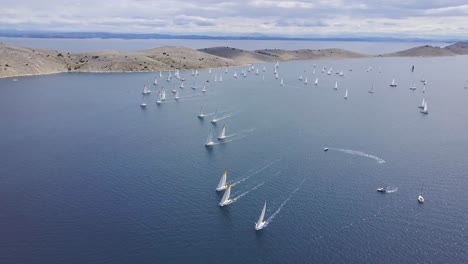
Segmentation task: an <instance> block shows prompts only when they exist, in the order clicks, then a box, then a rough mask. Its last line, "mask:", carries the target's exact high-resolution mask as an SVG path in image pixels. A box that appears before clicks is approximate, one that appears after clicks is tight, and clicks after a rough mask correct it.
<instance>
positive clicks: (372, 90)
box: [369, 84, 374, 94]
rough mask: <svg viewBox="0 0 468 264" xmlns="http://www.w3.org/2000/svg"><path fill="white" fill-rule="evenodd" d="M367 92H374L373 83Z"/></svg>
mask: <svg viewBox="0 0 468 264" xmlns="http://www.w3.org/2000/svg"><path fill="white" fill-rule="evenodd" d="M369 93H370V94H373V93H374V84H372V86H371V88H370V90H369Z"/></svg>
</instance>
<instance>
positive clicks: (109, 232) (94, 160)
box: [0, 56, 468, 263]
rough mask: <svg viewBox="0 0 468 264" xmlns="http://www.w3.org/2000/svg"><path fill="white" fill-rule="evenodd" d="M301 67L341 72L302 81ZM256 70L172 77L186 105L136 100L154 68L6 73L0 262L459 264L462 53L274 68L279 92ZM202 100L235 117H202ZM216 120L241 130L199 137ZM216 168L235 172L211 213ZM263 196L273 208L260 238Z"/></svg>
mask: <svg viewBox="0 0 468 264" xmlns="http://www.w3.org/2000/svg"><path fill="white" fill-rule="evenodd" d="M313 64H317V65H318V68H319V69H320V67H322V66H324V65H325V66H332V67H333V69H334V71H336V70H344V71H345V74H346V76H345V77H344V78H341V77H338V75H336V74H333V75H332V76H328V75H326V74H321V73H319V71H317V75H318V77H319V85H318V86H314V85H313V82H314V80H315V76H313V74H312V65H313ZM413 64H414V65H415V67H416V71H415V73H411V72H410V71H409V70H410V67H411V65H413ZM262 66H263V65H261V66H260V67H262ZM265 66H266V67H267V73H265V74H263V73H261V74H260V75H258V76H256V75H254V74H251V73H249V74H248V77H247V78H245V79H244V78H242V77H239V78H238V79H234V78H233V77H232V74H233V72H234V71H235V70H237V72H238V74H239V73H240V68H231V69H229V73H228V74H224V73H222V75H223V79H224V81H223V82H217V83H214V82H213V81H212V80H213V79H214V74H215V73H221V72H224V70H223V69H221V70H214V71H213V73H212V74H211V75H210V74H208V72H207V71H202V72H201V74H200V76H199V77H198V79H197V84H198V85H201V84H202V83H205V84H206V82H205V81H206V80H207V79H210V80H211V82H210V83H209V85H208V92H207V93H206V95H203V94H202V93H201V91H200V89H198V90H197V91H193V90H192V89H190V88H189V87H190V86H191V84H192V82H193V77H192V76H191V75H190V73H189V72H183V73H182V75H183V76H184V77H185V78H186V79H187V82H186V85H185V87H186V88H185V89H183V90H180V89H179V90H180V91H181V97H182V100H181V101H180V102H179V103H175V102H174V101H173V100H172V99H170V100H169V101H168V102H167V103H165V104H163V105H161V106H159V107H158V106H157V105H156V104H155V101H156V92H154V91H153V93H151V95H150V96H147V97H146V99H147V101H146V102H147V103H148V107H147V108H146V109H145V110H142V109H141V108H140V107H139V104H140V103H141V100H142V95H141V91H142V86H143V84H144V83H151V82H152V81H153V78H154V77H155V76H156V74H154V73H131V74H76V73H74V74H57V75H49V76H38V77H24V78H18V81H13V80H12V79H1V80H0V120H1V129H0V149H1V152H0V201H1V204H2V205H1V209H0V263H467V261H468V236H467V235H468V232H467V230H466V228H467V223H468V206H467V203H468V196H467V195H466V189H467V188H468V177H467V176H468V175H467V171H468V162H467V153H468V118H467V113H468V91H467V90H465V89H464V85H465V83H466V79H467V77H466V76H467V75H466V69H467V68H468V60H467V58H466V57H463V56H458V57H445V58H386V59H382V58H374V59H350V60H326V61H306V62H288V63H281V64H280V68H279V72H280V78H281V77H283V78H284V82H285V84H286V86H285V87H281V86H280V85H279V80H276V79H275V78H274V75H273V74H272V71H273V64H265ZM368 66H373V69H374V70H373V71H371V72H366V69H367V68H368ZM379 68H381V73H378V72H379V70H378V69H379ZM349 69H352V70H353V71H349ZM304 70H306V72H304ZM164 74H165V75H166V73H164ZM300 74H304V76H308V80H309V84H308V85H303V84H302V83H301V82H300V81H298V76H299V75H300ZM263 75H264V76H265V77H264V78H265V80H262V78H263ZM392 77H395V78H396V81H397V83H398V84H399V85H398V87H396V88H391V87H389V83H390V81H391V78H392ZM421 77H424V78H426V79H427V81H428V83H427V89H426V93H425V94H424V96H425V97H426V99H427V101H428V104H429V111H430V113H429V115H422V114H421V113H420V112H419V109H418V108H417V106H418V105H419V104H420V103H421V100H422V98H423V93H422V92H421V88H422V86H421V83H420V82H419V79H420V78H421ZM336 79H338V81H339V89H338V91H335V90H333V89H332V87H333V86H334V83H335V80H336ZM413 80H415V81H417V85H418V89H417V90H416V91H414V92H413V91H410V90H409V89H408V87H409V86H410V85H411V83H412V82H413ZM159 83H160V85H164V86H166V87H167V88H169V91H168V95H169V97H172V94H171V93H170V90H171V89H172V87H173V85H174V84H176V85H177V86H178V82H175V81H172V82H171V83H167V82H166V81H165V80H160V82H159ZM372 83H373V84H374V86H375V92H374V94H369V93H368V92H367V91H368V89H369V88H370V87H371V84H372ZM151 87H152V89H153V90H155V89H156V88H154V87H153V86H152V85H151ZM345 88H348V90H349V99H348V100H344V99H343V95H344V89H345ZM202 105H205V106H206V107H205V109H206V111H207V112H214V111H215V110H216V109H218V111H219V112H221V111H224V114H235V115H233V116H232V117H230V118H227V119H225V120H223V121H221V122H219V123H218V124H217V125H216V126H213V125H212V124H211V123H210V122H209V118H207V119H206V120H205V121H200V120H199V119H197V117H196V115H197V114H198V112H199V110H200V107H201V106H202ZM224 123H226V124H227V134H228V135H232V134H237V135H235V136H234V137H232V138H231V139H232V141H230V142H227V143H226V144H219V145H215V146H214V147H213V148H212V149H211V150H209V149H206V148H205V146H204V143H205V140H206V137H207V135H208V133H209V131H210V129H213V131H214V134H215V135H216V136H217V135H218V133H219V131H220V128H221V126H222V124H224ZM323 147H329V148H331V149H330V150H329V151H328V152H324V151H323V150H322V149H323ZM349 150H353V151H359V152H352V151H349ZM353 153H355V154H353ZM356 153H357V154H359V153H360V155H356ZM366 155H368V156H366ZM382 160H383V161H384V162H382ZM379 161H381V162H379ZM225 169H227V170H228V180H229V181H231V182H237V181H239V180H241V179H243V178H246V177H248V178H247V179H246V180H245V181H242V182H240V183H238V184H236V185H235V186H234V187H233V188H232V197H233V198H235V197H239V196H240V195H242V194H244V195H243V196H242V197H240V198H239V199H237V200H236V201H235V202H234V203H233V204H231V205H229V206H228V207H223V208H220V207H219V206H218V203H219V201H220V199H221V196H222V193H216V192H215V187H216V185H217V183H218V181H219V178H220V177H221V175H222V173H223V171H224V170H225ZM262 169H263V170H262ZM384 185H389V186H393V187H396V188H398V191H397V192H394V193H390V194H381V193H378V192H376V188H377V187H381V186H384ZM423 185H424V189H423V195H424V197H425V199H426V202H425V203H424V204H422V205H420V204H418V203H417V201H416V198H417V196H418V193H419V191H420V190H421V188H422V186H423ZM255 187H257V188H256V189H255ZM252 189H253V190H252ZM249 190H251V191H250V192H248V191H249ZM265 200H266V201H267V203H268V207H267V213H266V217H267V218H269V217H271V216H272V215H273V214H274V213H275V212H277V210H278V208H279V207H280V206H281V205H282V207H281V210H280V211H279V213H277V214H276V215H275V217H274V218H273V219H272V221H271V222H270V223H269V224H268V226H267V227H266V228H265V229H264V230H262V231H260V232H255V231H254V224H255V221H257V218H258V216H259V214H260V211H261V208H262V206H263V202H264V201H265Z"/></svg>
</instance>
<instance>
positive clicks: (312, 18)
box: [0, 0, 468, 38]
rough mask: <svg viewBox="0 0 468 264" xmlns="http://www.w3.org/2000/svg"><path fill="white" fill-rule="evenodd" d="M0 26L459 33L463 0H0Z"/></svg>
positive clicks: (467, 26)
mask: <svg viewBox="0 0 468 264" xmlns="http://www.w3.org/2000/svg"><path fill="white" fill-rule="evenodd" d="M0 29H3V30H5V29H17V30H50V31H101V32H119V33H171V34H206V35H230V34H232V35H234V34H252V33H261V34H267V35H281V36H297V37H313V36H315V37H323V36H395V37H436V38H445V37H466V36H468V0H316V1H300V0H297V1H281V0H278V1H275V0H252V1H247V0H245V1H243V0H231V1H223V0H196V1H195V0H185V1H183V0H172V1H159V0H44V1H42V0H0Z"/></svg>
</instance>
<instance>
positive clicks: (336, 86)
mask: <svg viewBox="0 0 468 264" xmlns="http://www.w3.org/2000/svg"><path fill="white" fill-rule="evenodd" d="M333 89H335V90H338V81H335V88H333Z"/></svg>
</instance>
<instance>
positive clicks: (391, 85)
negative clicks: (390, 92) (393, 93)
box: [390, 78, 397, 87]
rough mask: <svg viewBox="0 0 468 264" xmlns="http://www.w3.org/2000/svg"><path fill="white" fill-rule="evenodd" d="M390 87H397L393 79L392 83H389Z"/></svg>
mask: <svg viewBox="0 0 468 264" xmlns="http://www.w3.org/2000/svg"><path fill="white" fill-rule="evenodd" d="M390 87H397V84H396V82H395V78H393V79H392V83H390Z"/></svg>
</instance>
